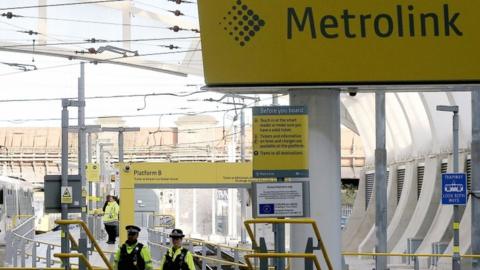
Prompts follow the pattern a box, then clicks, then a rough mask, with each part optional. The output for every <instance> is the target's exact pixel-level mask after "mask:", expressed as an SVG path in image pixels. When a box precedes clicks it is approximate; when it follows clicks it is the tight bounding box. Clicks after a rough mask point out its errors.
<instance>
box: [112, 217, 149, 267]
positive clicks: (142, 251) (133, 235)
mask: <svg viewBox="0 0 480 270" xmlns="http://www.w3.org/2000/svg"><path fill="white" fill-rule="evenodd" d="M125 229H126V230H127V232H128V239H127V241H125V244H123V245H122V246H121V247H120V248H119V249H118V250H117V252H116V253H115V267H114V269H115V270H153V265H152V258H151V256H150V250H149V249H148V246H144V245H143V244H142V243H139V242H137V238H138V233H139V232H140V228H139V227H137V226H134V225H129V226H127V227H125Z"/></svg>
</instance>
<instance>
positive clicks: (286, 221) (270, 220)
mask: <svg viewBox="0 0 480 270" xmlns="http://www.w3.org/2000/svg"><path fill="white" fill-rule="evenodd" d="M259 223H260V224H310V225H312V228H313V232H314V233H315V236H316V237H317V241H318V245H319V248H320V250H321V251H322V254H323V258H324V259H325V262H326V263H327V266H328V269H333V265H332V263H331V262H330V257H329V256H328V252H327V249H326V248H325V245H324V244H323V241H322V236H321V235H320V230H319V229H318V226H317V222H316V221H315V220H314V219H311V218H295V219H290V218H287V219H277V218H257V219H251V220H245V221H244V224H245V228H246V229H247V232H248V235H249V236H250V239H251V240H252V244H253V246H254V247H258V245H257V240H256V239H255V234H254V233H253V231H252V228H251V226H250V224H259Z"/></svg>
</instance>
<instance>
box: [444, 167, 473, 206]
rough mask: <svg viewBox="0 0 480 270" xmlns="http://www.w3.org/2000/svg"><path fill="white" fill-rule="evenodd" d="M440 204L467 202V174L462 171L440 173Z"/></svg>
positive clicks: (461, 203) (462, 203) (463, 203)
mask: <svg viewBox="0 0 480 270" xmlns="http://www.w3.org/2000/svg"><path fill="white" fill-rule="evenodd" d="M442 204H444V205H465V204H467V175H466V174H464V173H444V174H442Z"/></svg>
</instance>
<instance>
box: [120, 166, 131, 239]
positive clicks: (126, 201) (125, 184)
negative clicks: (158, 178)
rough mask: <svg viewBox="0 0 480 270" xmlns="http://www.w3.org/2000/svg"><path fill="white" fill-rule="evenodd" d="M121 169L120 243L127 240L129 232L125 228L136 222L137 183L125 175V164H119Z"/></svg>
mask: <svg viewBox="0 0 480 270" xmlns="http://www.w3.org/2000/svg"><path fill="white" fill-rule="evenodd" d="M118 168H119V169H120V199H121V200H122V205H121V206H120V212H121V214H120V223H119V224H120V225H119V226H120V227H119V230H118V231H119V235H120V243H123V242H125V241H126V240H127V232H126V231H125V230H124V228H125V227H126V226H127V225H132V224H135V183H134V182H133V181H132V180H131V179H130V178H128V177H125V164H119V166H118Z"/></svg>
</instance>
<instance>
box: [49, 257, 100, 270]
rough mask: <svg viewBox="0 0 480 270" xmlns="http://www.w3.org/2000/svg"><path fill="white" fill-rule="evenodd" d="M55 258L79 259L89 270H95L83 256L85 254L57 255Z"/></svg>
mask: <svg viewBox="0 0 480 270" xmlns="http://www.w3.org/2000/svg"><path fill="white" fill-rule="evenodd" d="M53 256H54V257H57V258H60V259H62V260H63V259H67V258H78V259H79V260H81V261H83V263H84V264H85V266H86V267H87V269H88V270H93V267H92V265H91V264H90V262H89V261H88V260H87V258H85V256H83V254H78V253H76V254H73V253H56V254H53Z"/></svg>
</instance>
